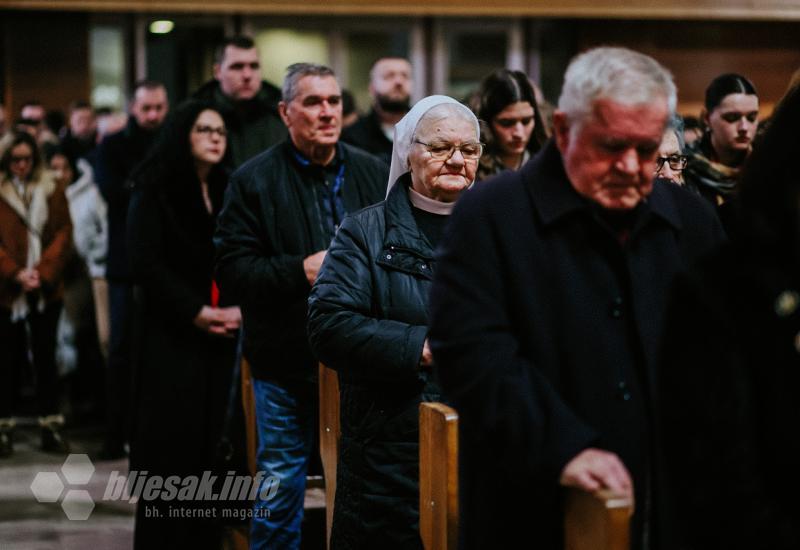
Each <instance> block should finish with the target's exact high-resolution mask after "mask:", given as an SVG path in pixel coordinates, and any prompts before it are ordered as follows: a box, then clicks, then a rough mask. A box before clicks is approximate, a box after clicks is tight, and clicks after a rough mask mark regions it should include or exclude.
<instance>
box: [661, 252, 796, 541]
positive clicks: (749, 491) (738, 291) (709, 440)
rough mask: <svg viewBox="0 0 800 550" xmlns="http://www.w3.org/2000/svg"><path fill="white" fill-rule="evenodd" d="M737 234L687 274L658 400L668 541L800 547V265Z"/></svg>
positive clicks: (678, 294) (670, 322)
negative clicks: (738, 239) (799, 469)
mask: <svg viewBox="0 0 800 550" xmlns="http://www.w3.org/2000/svg"><path fill="white" fill-rule="evenodd" d="M796 257H797V255H796V252H795V251H789V250H777V251H775V250H773V251H770V252H769V253H764V250H763V248H762V249H760V250H755V249H753V248H751V247H744V246H739V245H736V246H734V245H729V246H726V247H724V248H722V249H720V250H719V251H718V252H717V253H715V254H714V255H713V256H711V257H709V258H707V259H706V260H705V261H704V262H703V263H702V264H700V265H698V266H697V267H696V268H695V269H693V270H692V271H691V272H690V273H689V274H687V275H685V276H683V277H680V278H679V280H678V282H677V284H676V285H675V288H674V290H673V293H672V295H671V300H670V307H669V309H668V314H667V327H666V338H665V342H664V353H663V357H664V363H663V365H662V368H661V369H660V370H659V397H660V399H659V411H660V420H661V423H660V425H661V430H660V433H661V440H662V452H661V455H662V457H663V466H662V468H660V471H661V472H662V477H663V479H661V480H660V484H661V485H663V487H664V489H665V490H664V491H663V493H664V499H663V505H662V507H663V508H665V509H666V511H667V512H668V514H666V517H667V518H668V520H669V523H668V524H667V525H666V526H665V529H663V530H662V532H663V534H664V538H665V544H664V546H663V548H667V549H682V550H689V549H691V550H700V549H705V548H726V549H734V550H735V549H742V550H744V549H750V548H770V549H773V550H789V549H793V548H800V526H798V521H797V518H798V517H799V516H800V502H798V500H797V494H798V492H799V491H800V479H798V477H797V476H796V475H794V473H793V472H794V471H795V469H796V466H797V457H798V456H799V455H800V438H798V437H797V432H796V423H797V421H798V419H800V400H798V398H797V388H798V387H800V307H798V306H800V270H799V269H798V267H797V265H796V264H794V265H793V262H794V261H795V258H796Z"/></svg>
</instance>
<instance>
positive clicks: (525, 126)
mask: <svg viewBox="0 0 800 550" xmlns="http://www.w3.org/2000/svg"><path fill="white" fill-rule="evenodd" d="M477 99H478V104H477V106H476V109H475V112H476V114H477V115H478V118H479V119H480V120H481V125H482V130H483V139H484V141H485V142H486V146H485V148H484V153H483V156H482V157H481V161H480V165H479V166H478V177H477V179H478V180H479V181H480V180H483V179H486V178H488V177H490V176H494V175H495V174H499V173H500V172H502V171H503V170H518V169H519V168H520V167H521V166H522V165H523V164H525V162H526V161H527V160H528V159H529V158H530V157H531V156H533V155H535V154H536V153H537V152H538V151H539V149H540V148H541V146H542V145H543V144H544V142H545V141H547V134H546V132H545V127H544V123H543V122H542V117H541V114H540V113H539V107H538V105H537V104H536V95H535V94H534V92H533V87H532V86H531V83H530V81H529V80H528V77H527V76H526V75H525V73H523V72H522V71H510V70H508V69H498V70H496V71H495V72H493V73H491V74H490V75H489V76H487V77H486V78H484V79H483V82H481V86H480V90H479V92H478V98H477Z"/></svg>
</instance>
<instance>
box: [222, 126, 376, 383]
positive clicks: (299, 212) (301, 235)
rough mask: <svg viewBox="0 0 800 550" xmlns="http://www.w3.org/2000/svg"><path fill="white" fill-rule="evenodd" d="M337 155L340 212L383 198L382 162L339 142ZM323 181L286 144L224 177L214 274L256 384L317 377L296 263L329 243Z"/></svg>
mask: <svg viewBox="0 0 800 550" xmlns="http://www.w3.org/2000/svg"><path fill="white" fill-rule="evenodd" d="M336 154H337V159H338V161H339V162H341V163H342V164H343V166H344V171H343V177H344V183H343V184H342V188H341V191H340V193H341V198H342V203H343V206H344V209H345V212H355V211H356V210H359V209H361V208H364V207H365V206H369V205H370V204H375V203H376V202H380V201H381V200H383V198H384V197H385V194H386V181H387V180H388V179H389V176H388V169H387V167H386V165H384V164H383V163H382V162H380V161H379V160H378V159H376V158H375V157H373V156H372V155H369V154H367V153H365V152H364V151H361V150H360V149H357V148H355V147H352V146H350V145H346V144H343V143H339V144H338V146H337V153H336ZM326 179H330V178H328V177H327V175H326V173H325V171H324V170H323V169H322V168H321V167H319V166H316V165H314V164H304V163H303V162H301V161H300V160H299V159H298V156H297V154H296V149H295V148H294V146H293V145H292V144H291V141H288V140H287V141H284V142H283V143H280V144H278V145H276V146H275V147H272V148H271V149H269V150H267V151H266V152H264V153H262V154H260V155H258V156H257V157H255V158H253V159H251V160H250V161H248V162H246V163H245V164H244V166H242V167H241V168H239V169H238V170H237V171H236V172H234V174H233V176H232V177H231V183H230V185H229V186H228V190H227V192H226V196H225V206H224V208H223V210H222V212H221V213H220V218H219V227H218V230H217V232H216V234H215V236H214V239H215V241H214V242H215V244H216V247H217V271H216V274H217V281H218V282H219V284H220V288H221V289H222V290H223V291H225V292H228V293H229V295H231V296H232V298H233V299H234V300H237V302H238V303H240V304H241V308H242V317H243V319H244V326H245V337H244V354H245V357H247V359H248V360H249V361H250V366H251V368H252V369H253V376H254V377H255V378H257V379H260V380H265V379H266V380H270V379H271V380H280V381H307V382H308V381H313V380H316V373H317V360H316V359H315V358H314V356H313V355H312V353H311V350H310V348H309V346H308V336H307V334H306V313H307V311H308V293H309V292H310V290H311V286H310V285H309V283H308V279H306V275H305V271H304V270H303V260H304V259H305V258H306V257H308V256H310V255H311V254H314V253H315V252H318V251H320V250H326V249H327V248H328V246H330V239H331V235H330V233H329V231H328V229H327V227H326V224H325V218H324V215H323V213H322V208H321V207H320V197H319V194H320V189H319V187H320V185H322V184H325V181H326ZM328 184H332V183H331V182H329V183H328Z"/></svg>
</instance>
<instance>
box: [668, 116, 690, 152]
mask: <svg viewBox="0 0 800 550" xmlns="http://www.w3.org/2000/svg"><path fill="white" fill-rule="evenodd" d="M664 131H665V132H667V131H669V132H672V133H674V134H675V137H676V138H678V149H680V153H681V154H683V151H684V150H685V149H686V139H685V138H684V137H683V118H681V116H680V115H676V114H673V115H671V116H670V117H669V118H668V119H667V127H666V129H665V130H664Z"/></svg>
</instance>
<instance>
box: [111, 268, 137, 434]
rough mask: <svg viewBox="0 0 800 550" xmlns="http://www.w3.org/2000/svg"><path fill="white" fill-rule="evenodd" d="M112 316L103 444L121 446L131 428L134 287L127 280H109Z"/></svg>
mask: <svg viewBox="0 0 800 550" xmlns="http://www.w3.org/2000/svg"><path fill="white" fill-rule="evenodd" d="M108 306H109V315H110V320H111V323H110V324H111V327H110V334H109V345H108V372H107V376H106V381H107V389H106V396H107V402H106V415H107V416H106V418H107V421H106V444H107V445H109V446H112V447H121V446H122V445H123V444H124V443H125V442H126V441H127V440H128V434H129V430H130V410H131V405H130V401H131V379H132V374H131V332H132V330H133V329H132V323H131V316H132V315H133V290H132V287H131V285H130V284H129V283H127V282H119V281H109V282H108Z"/></svg>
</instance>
